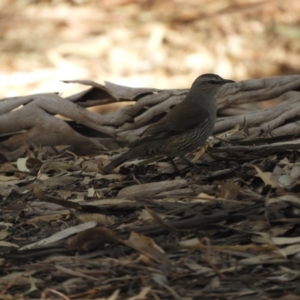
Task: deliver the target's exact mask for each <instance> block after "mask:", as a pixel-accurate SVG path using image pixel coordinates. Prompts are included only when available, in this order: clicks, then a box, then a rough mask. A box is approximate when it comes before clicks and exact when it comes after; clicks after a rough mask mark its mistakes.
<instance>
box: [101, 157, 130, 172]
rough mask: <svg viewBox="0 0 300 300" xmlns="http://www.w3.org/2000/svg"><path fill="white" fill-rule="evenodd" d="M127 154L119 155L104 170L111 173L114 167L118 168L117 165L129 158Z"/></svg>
mask: <svg viewBox="0 0 300 300" xmlns="http://www.w3.org/2000/svg"><path fill="white" fill-rule="evenodd" d="M127 159H128V158H127V155H126V153H124V154H122V155H120V156H119V157H117V158H116V159H114V160H113V161H112V162H111V163H109V164H108V165H107V166H105V167H104V168H103V171H104V172H105V173H110V172H111V171H112V170H113V169H114V168H116V167H117V166H119V165H121V164H122V163H124V162H125V161H126V160H127Z"/></svg>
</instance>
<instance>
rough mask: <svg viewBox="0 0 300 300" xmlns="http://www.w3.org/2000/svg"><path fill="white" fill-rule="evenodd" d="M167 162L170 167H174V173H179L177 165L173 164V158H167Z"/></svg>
mask: <svg viewBox="0 0 300 300" xmlns="http://www.w3.org/2000/svg"><path fill="white" fill-rule="evenodd" d="M168 160H169V161H170V163H171V164H172V166H173V167H174V169H175V172H179V169H178V167H177V165H176V164H175V162H174V160H173V158H171V157H169V156H168Z"/></svg>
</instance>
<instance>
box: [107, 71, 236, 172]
mask: <svg viewBox="0 0 300 300" xmlns="http://www.w3.org/2000/svg"><path fill="white" fill-rule="evenodd" d="M231 82H234V81H232V80H227V79H223V78H221V77H220V76H218V75H215V74H203V75H201V76H199V77H198V78H197V79H196V80H195V81H194V83H193V85H192V87H191V89H190V90H189V92H188V94H187V96H186V98H185V99H184V100H183V101H182V102H181V103H180V104H178V105H177V106H175V107H174V108H173V109H172V110H170V112H169V113H168V114H166V115H165V116H164V117H163V118H162V119H161V120H160V121H159V122H157V123H154V124H152V125H150V126H149V127H148V128H147V129H146V130H145V132H144V133H143V136H142V137H141V138H140V139H139V140H136V141H134V142H133V143H131V144H129V147H130V149H129V150H128V151H127V152H125V153H123V154H122V155H120V156H119V157H118V158H116V159H114V160H113V161H112V162H111V163H109V164H108V165H107V166H105V167H104V169H103V170H104V172H105V173H109V172H110V171H111V170H113V169H114V168H116V167H117V166H119V165H120V164H122V163H124V162H125V161H127V160H130V159H134V158H137V157H148V156H155V155H164V156H167V157H168V158H169V159H171V160H172V159H173V158H175V157H177V156H180V157H182V158H184V155H185V154H186V153H188V152H190V151H192V150H194V149H195V148H197V147H199V146H201V145H203V143H204V142H205V141H206V140H207V138H208V137H209V136H210V135H211V133H212V130H213V128H214V125H215V121H216V114H217V106H216V97H215V96H216V94H217V92H218V90H219V88H220V87H221V86H222V85H223V84H225V83H231Z"/></svg>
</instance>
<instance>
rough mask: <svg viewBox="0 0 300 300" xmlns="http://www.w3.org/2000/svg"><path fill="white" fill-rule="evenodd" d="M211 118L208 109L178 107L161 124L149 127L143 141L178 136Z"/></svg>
mask: <svg viewBox="0 0 300 300" xmlns="http://www.w3.org/2000/svg"><path fill="white" fill-rule="evenodd" d="M208 117H209V112H208V111H207V109H206V108H201V110H199V109H197V108H196V107H194V109H193V108H191V107H190V106H186V105H180V104H179V105H177V106H176V107H174V108H173V109H172V111H171V112H170V113H169V114H167V115H166V116H165V117H164V118H162V119H161V120H160V121H159V122H157V123H155V124H153V125H151V126H149V127H148V128H147V129H146V131H145V132H144V134H143V135H144V138H142V140H145V139H146V140H148V139H149V140H150V139H160V138H166V137H170V136H172V135H177V134H180V133H182V132H185V131H188V130H190V129H193V128H195V127H196V126H199V125H200V124H201V122H205V119H207V118H208Z"/></svg>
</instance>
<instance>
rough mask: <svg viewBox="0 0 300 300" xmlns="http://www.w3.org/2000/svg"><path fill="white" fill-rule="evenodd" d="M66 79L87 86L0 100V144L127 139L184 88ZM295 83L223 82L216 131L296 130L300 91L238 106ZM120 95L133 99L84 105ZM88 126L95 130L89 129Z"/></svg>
mask: <svg viewBox="0 0 300 300" xmlns="http://www.w3.org/2000/svg"><path fill="white" fill-rule="evenodd" d="M65 82H66V83H79V84H83V85H86V86H89V88H88V89H87V90H85V91H83V92H81V93H78V94H74V95H72V96H70V97H67V98H64V97H61V96H59V95H57V94H54V93H53V94H51V93H48V94H36V95H28V96H24V97H13V98H5V99H2V100H0V135H1V142H0V146H3V147H5V148H6V149H11V150H16V149H18V148H19V147H21V146H22V145H24V144H26V143H27V144H31V143H34V144H38V145H51V146H55V145H61V144H67V145H69V144H70V145H78V144H85V145H86V144H89V143H91V140H90V136H91V137H93V138H97V139H99V141H101V143H102V142H103V143H105V146H104V147H103V148H107V149H115V147H116V144H115V143H112V142H113V141H117V140H118V139H119V138H120V137H121V139H123V140H125V141H127V140H128V141H130V140H131V138H129V137H131V136H134V137H138V136H140V135H141V134H142V133H143V132H144V130H145V129H146V128H147V126H149V125H150V124H152V123H154V122H157V121H158V120H159V118H160V117H162V116H164V115H165V113H166V112H167V111H168V110H169V109H170V108H171V107H172V106H174V105H177V104H178V103H180V101H182V100H183V99H184V97H185V95H186V94H187V92H188V90H187V89H174V90H161V89H155V88H130V87H124V86H121V85H116V84H113V83H110V82H105V84H104V85H102V84H99V83H97V82H94V81H90V80H72V81H65ZM299 87H300V76H299V75H292V76H280V77H273V78H262V79H253V80H245V81H240V82H236V83H232V84H226V85H224V86H223V87H222V88H221V89H220V91H219V93H218V94H217V104H218V111H219V113H221V114H222V115H223V117H219V118H218V119H217V122H216V125H215V128H214V133H221V132H225V131H227V130H229V129H232V128H234V127H235V126H236V125H240V128H243V127H245V126H246V129H247V130H246V132H245V133H243V134H242V135H241V134H240V132H236V133H235V135H236V137H238V136H239V137H241V136H242V137H244V138H245V134H246V135H247V134H248V135H250V136H252V135H255V136H256V135H257V134H258V137H265V136H266V135H267V136H268V137H276V136H277V137H278V136H284V135H291V134H299V133H300V126H299V124H298V121H299V120H298V116H299V114H300V105H299V103H300V94H299V93H297V92H294V93H287V94H285V96H284V97H282V99H283V102H282V103H280V104H278V105H276V106H274V107H271V108H268V109H264V110H252V109H248V108H244V107H239V106H238V105H240V104H246V103H251V102H258V101H262V100H266V99H273V98H274V97H278V96H280V95H282V94H284V93H286V92H287V91H290V90H297V89H298V90H299ZM118 101H132V105H127V106H123V107H121V108H119V109H117V110H115V111H113V112H111V113H109V114H105V115H104V114H98V113H95V112H93V111H89V110H87V109H86V107H93V106H96V105H99V104H100V105H103V104H107V103H113V102H118ZM224 115H225V116H224ZM58 116H61V117H63V118H64V119H67V120H68V121H65V120H64V119H62V118H61V117H58ZM70 121H71V122H70ZM78 129H81V130H78ZM91 132H93V135H90V133H91ZM111 147H112V148H111Z"/></svg>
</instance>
